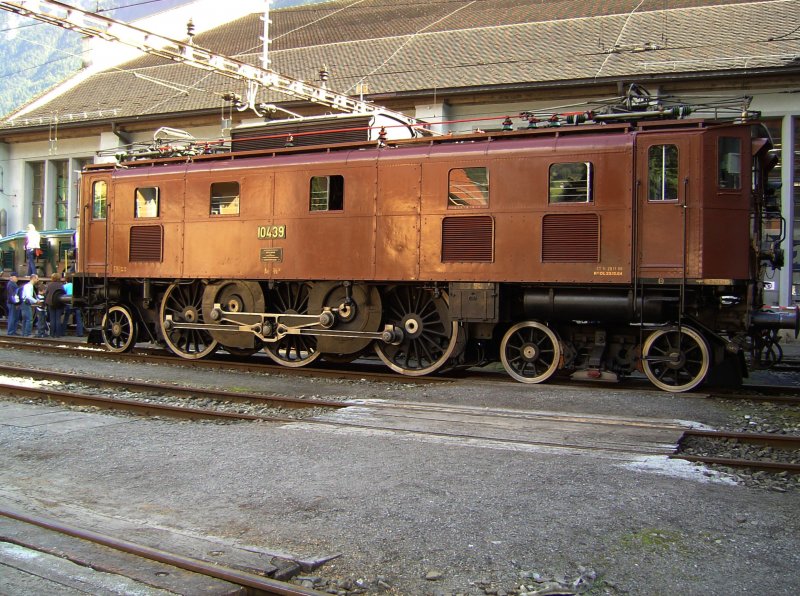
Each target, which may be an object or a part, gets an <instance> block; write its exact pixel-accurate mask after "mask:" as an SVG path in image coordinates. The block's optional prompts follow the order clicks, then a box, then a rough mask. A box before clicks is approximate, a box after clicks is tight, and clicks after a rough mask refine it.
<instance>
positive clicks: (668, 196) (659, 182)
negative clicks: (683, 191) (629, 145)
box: [647, 145, 678, 201]
mask: <svg viewBox="0 0 800 596" xmlns="http://www.w3.org/2000/svg"><path fill="white" fill-rule="evenodd" d="M647 172H648V174H647V177H648V181H649V183H648V191H647V200H648V201H677V200H678V147H677V146H676V145H653V146H652V147H650V149H649V150H648V151H647Z"/></svg>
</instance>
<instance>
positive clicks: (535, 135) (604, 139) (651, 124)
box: [85, 118, 756, 176]
mask: <svg viewBox="0 0 800 596" xmlns="http://www.w3.org/2000/svg"><path fill="white" fill-rule="evenodd" d="M498 122H499V121H498ZM755 123H756V122H755V121H748V122H746V123H744V124H746V125H748V126H751V125H753V124H755ZM731 124H741V123H739V122H733V121H720V120H712V121H709V120H704V119H699V118H698V119H691V120H688V119H687V120H656V121H642V122H637V123H631V122H621V123H612V124H581V125H564V126H557V127H546V128H535V129H518V130H512V131H492V132H478V133H471V134H463V135H452V136H451V135H447V136H440V137H424V138H417V139H407V140H397V141H389V142H387V143H386V144H385V145H379V144H377V143H375V142H357V143H353V142H343V143H330V144H324V145H305V146H297V147H283V148H278V149H273V148H270V149H261V150H258V149H257V150H248V151H237V152H216V153H209V154H204V155H192V156H177V157H164V158H157V159H140V160H135V161H134V160H132V161H122V162H121V163H116V162H114V163H96V164H88V165H87V166H85V171H88V172H92V171H102V170H114V169H118V174H120V175H123V176H124V175H125V174H126V173H127V172H130V173H132V174H134V173H135V172H136V170H138V169H139V168H147V167H152V166H155V165H158V166H169V165H174V166H181V167H184V166H185V164H187V163H198V164H202V163H209V162H214V161H224V162H228V163H231V162H237V163H239V165H241V166H246V165H248V164H247V163H246V162H247V161H248V160H250V159H253V158H278V157H284V156H287V157H288V156H301V155H303V156H306V158H307V159H312V160H316V161H319V160H321V159H324V160H336V159H337V158H336V154H337V153H338V152H343V153H344V152H347V151H358V150H366V149H382V150H386V151H392V150H393V149H404V148H405V149H414V148H416V149H425V148H427V147H435V146H439V147H443V148H444V147H447V146H451V147H458V148H459V150H468V148H469V147H471V146H474V147H475V148H476V149H478V150H481V151H485V150H486V144H487V143H497V142H502V141H509V140H518V141H524V140H526V139H528V140H531V141H536V140H546V139H552V138H555V137H566V136H585V135H591V136H592V139H591V143H592V144H598V143H600V144H604V145H608V146H611V145H616V144H620V143H622V144H627V143H630V142H631V140H630V138H629V134H630V133H634V132H635V133H642V132H648V131H657V130H664V129H674V130H681V131H684V132H691V131H696V132H699V131H701V130H703V129H707V128H710V127H719V126H726V125H731ZM621 135H625V136H626V138H625V139H620V136H621ZM387 156H388V155H387ZM294 161H296V160H294ZM281 162H283V160H281ZM259 165H262V164H261V163H260V164H259ZM276 165H277V163H276ZM234 167H235V166H234ZM120 168H121V169H120Z"/></svg>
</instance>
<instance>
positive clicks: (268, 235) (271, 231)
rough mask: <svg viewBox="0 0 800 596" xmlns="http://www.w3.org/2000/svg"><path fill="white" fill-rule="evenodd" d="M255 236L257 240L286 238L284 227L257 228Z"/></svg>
mask: <svg viewBox="0 0 800 596" xmlns="http://www.w3.org/2000/svg"><path fill="white" fill-rule="evenodd" d="M256 236H257V237H258V239H259V240H272V239H274V238H286V226H258V227H257V228H256Z"/></svg>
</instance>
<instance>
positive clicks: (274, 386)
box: [0, 350, 800, 595]
mask: <svg viewBox="0 0 800 596" xmlns="http://www.w3.org/2000/svg"><path fill="white" fill-rule="evenodd" d="M0 360H2V361H3V362H18V363H20V364H24V365H26V366H36V365H39V366H42V367H45V368H56V366H58V367H60V368H61V369H62V370H81V369H85V370H91V371H92V372H93V373H94V374H101V373H103V372H105V371H104V370H103V369H104V368H107V369H108V370H114V371H115V372H116V374H119V375H124V376H126V377H132V378H145V379H147V378H151V379H153V380H154V381H159V382H162V381H164V380H170V381H173V382H184V381H185V382H186V383H190V382H195V383H198V384H204V385H207V386H216V387H220V386H221V387H226V386H227V387H230V388H234V389H235V390H237V391H251V390H257V389H260V390H263V391H289V390H291V391H293V393H294V394H298V393H301V394H306V395H317V396H319V397H323V398H326V399H328V398H331V397H337V398H352V399H374V398H387V399H395V400H396V399H406V400H409V401H425V402H426V403H431V402H438V403H451V404H455V403H460V404H469V405H473V406H481V405H483V406H486V407H489V406H491V407H507V408H513V409H524V408H530V409H536V410H548V411H567V412H572V413H579V412H582V413H587V414H590V413H593V414H606V415H625V416H642V417H648V418H658V417H661V418H664V419H668V420H684V421H693V422H696V423H698V424H699V425H704V426H706V427H711V428H722V427H724V426H726V425H733V423H734V422H735V418H736V417H737V416H739V417H743V416H746V415H747V414H746V413H742V412H740V411H734V409H733V408H731V407H729V406H726V405H723V404H719V403H716V402H713V401H710V400H704V399H702V398H700V397H697V396H694V397H689V396H674V395H667V394H664V393H660V392H656V391H648V390H642V391H638V390H637V391H623V390H620V389H618V388H615V387H614V386H606V385H603V386H598V387H588V388H586V387H572V386H570V387H555V386H554V387H542V386H537V387H527V386H523V385H520V384H512V383H507V384H503V385H498V384H494V383H474V382H473V383H470V382H469V381H458V382H455V383H452V384H437V385H419V386H417V385H407V384H403V383H402V379H398V382H397V383H368V382H362V381H326V380H321V379H309V378H293V377H291V376H289V375H287V376H282V375H250V376H246V377H243V376H242V375H241V373H239V374H231V373H226V372H224V371H222V372H220V371H214V372H212V373H205V372H201V371H196V370H191V369H181V368H162V367H154V366H149V365H142V364H131V365H120V364H119V363H106V362H101V361H99V360H98V361H91V360H88V359H83V360H68V359H65V358H64V357H54V356H46V355H42V354H30V353H22V352H19V353H16V352H15V351H13V350H4V351H3V352H2V356H0ZM62 409H65V408H62ZM52 410H53V408H52V406H47V405H43V404H21V403H20V402H17V401H10V400H1V401H0V449H1V450H2V452H3V466H2V469H0V480H2V488H0V502H3V503H5V504H9V505H14V506H17V507H21V508H22V507H24V508H26V509H29V510H31V511H32V512H36V513H41V514H45V515H52V516H55V517H59V518H62V519H65V521H70V522H74V523H81V522H83V523H90V522H91V523H93V524H95V525H102V522H103V520H110V519H113V520H117V521H119V522H121V521H124V522H126V523H132V524H135V525H136V527H137V528H138V532H137V533H138V536H137V537H138V538H139V539H141V540H147V538H148V536H149V534H150V532H154V533H155V531H156V529H158V531H163V529H165V528H166V529H168V530H169V531H170V532H172V533H174V534H183V535H191V536H202V537H204V538H206V539H209V540H214V541H217V542H219V543H222V544H226V543H227V544H231V545H236V546H239V547H242V546H243V547H246V548H248V549H252V550H255V551H263V552H265V553H279V554H282V555H285V556H287V557H289V558H294V559H296V560H305V561H321V560H326V559H329V560H328V562H326V563H325V564H323V565H321V566H319V567H317V568H315V569H310V568H308V569H305V570H303V571H301V573H300V574H299V575H298V576H297V577H296V578H295V581H296V582H298V583H300V584H302V585H306V586H307V587H313V588H315V589H318V590H321V591H323V592H328V593H340V594H350V593H368V594H372V593H375V594H378V593H385V594H412V595H413V594H437V595H438V594H442V595H451V594H478V595H480V594H561V593H566V594H570V593H575V594H577V593H588V594H647V595H651V594H725V595H729V594H745V593H751V594H767V593H769V594H794V593H796V588H797V586H798V585H800V555H799V554H798V552H800V549H798V546H800V544H799V543H800V540H799V539H798V535H800V532H799V531H798V530H800V516H798V511H800V491H798V490H786V491H785V492H782V491H777V490H772V489H770V488H768V487H764V486H758V485H754V486H748V485H747V484H746V483H744V482H743V481H741V480H740V479H739V480H737V479H736V478H735V477H732V476H731V475H729V474H725V473H723V472H720V471H717V470H710V469H706V468H702V467H698V466H695V465H692V464H689V463H687V462H684V461H680V460H668V459H666V458H665V457H660V456H659V457H642V458H635V459H634V458H629V459H627V460H626V459H624V458H619V459H609V458H598V457H595V456H593V455H592V453H583V454H569V455H565V454H555V453H551V452H547V451H544V450H543V451H541V452H537V451H535V450H534V451H530V450H527V451H521V450H517V449H513V448H511V447H506V448H500V447H499V446H494V447H493V448H490V447H488V446H486V445H476V444H470V443H468V442H463V443H459V442H458V441H439V440H434V439H431V438H426V437H420V436H413V435H408V434H406V435H399V434H394V433H388V432H375V431H368V430H342V429H338V430H335V431H334V430H332V429H325V428H310V427H309V425H306V424H303V423H302V422H297V423H288V424H281V425H274V424H264V423H236V424H230V423H228V424H215V423H207V422H206V423H203V422H185V421H173V420H161V419H144V418H136V417H131V416H122V415H114V414H106V413H85V412H77V414H80V416H82V417H84V418H82V420H83V422H82V424H80V425H79V426H70V425H65V424H61V425H59V424H55V423H53V421H52V416H53V415H52ZM12 412H13V415H12ZM20 413H22V417H23V418H26V419H27V423H25V424H23V423H21V422H20V420H21V418H20V416H21V414H20ZM48 417H49V418H50V420H49V422H48V423H45V420H46V419H48ZM37 418H41V423H40V424H37V423H35V422H34V421H35V420H37Z"/></svg>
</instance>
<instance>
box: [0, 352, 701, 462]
mask: <svg viewBox="0 0 800 596" xmlns="http://www.w3.org/2000/svg"><path fill="white" fill-rule="evenodd" d="M0 374H3V375H5V376H7V377H9V376H12V375H13V376H18V377H19V378H20V379H22V378H30V377H33V378H35V379H37V382H35V383H34V382H27V383H26V382H22V381H21V380H13V381H6V382H4V383H1V384H0V393H2V394H4V395H7V396H10V397H17V398H23V399H45V400H52V401H55V402H59V403H68V404H72V405H78V406H84V407H85V406H90V407H96V408H101V409H111V410H119V411H125V412H130V413H134V414H138V415H147V416H162V417H180V418H189V419H193V420H221V421H261V422H275V423H283V424H287V423H291V424H294V425H295V426H297V425H306V426H307V427H309V428H313V429H314V430H319V429H325V430H328V431H329V432H354V433H357V432H385V433H391V434H395V435H406V436H414V437H417V438H420V439H422V440H428V441H449V442H455V443H462V444H471V445H475V444H480V445H484V446H488V447H492V448H504V449H513V450H546V451H553V452H562V453H563V452H566V453H588V452H590V451H591V452H592V453H594V454H597V455H598V456H601V457H608V458H616V459H619V458H622V459H626V458H630V457H631V456H632V455H668V454H670V453H672V452H673V451H674V448H675V444H676V443H677V441H678V439H679V438H680V436H681V435H682V432H683V431H684V430H685V426H683V425H681V424H679V423H677V422H673V421H669V420H660V419H645V418H633V417H631V418H626V417H614V416H599V415H567V414H559V413H552V412H530V411H520V410H506V409H499V408H498V409H492V408H479V407H470V406H460V405H459V406H455V405H442V404H422V403H407V402H393V401H387V400H353V401H345V402H338V401H330V400H320V399H313V398H299V397H293V396H277V395H269V396H265V395H259V394H255V395H254V394H243V393H228V392H218V391H208V390H206V389H196V388H188V387H175V386H172V385H154V384H152V383H140V382H133V381H127V380H117V379H111V378H105V377H104V378H99V377H93V376H86V375H75V374H66V373H61V372H57V371H46V370H41V369H37V370H33V369H30V370H20V369H18V368H10V367H3V368H0ZM42 381H48V383H53V382H57V383H59V384H60V385H59V386H51V385H50V384H43V383H42ZM91 386H102V387H103V388H104V389H105V390H106V391H104V392H102V393H100V392H98V391H97V390H92V389H91V388H90V387H91ZM87 387H88V389H87ZM109 391H111V392H113V393H114V395H109ZM122 392H131V393H132V394H130V395H126V396H125V397H120V396H118V394H120V393H122Z"/></svg>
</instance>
